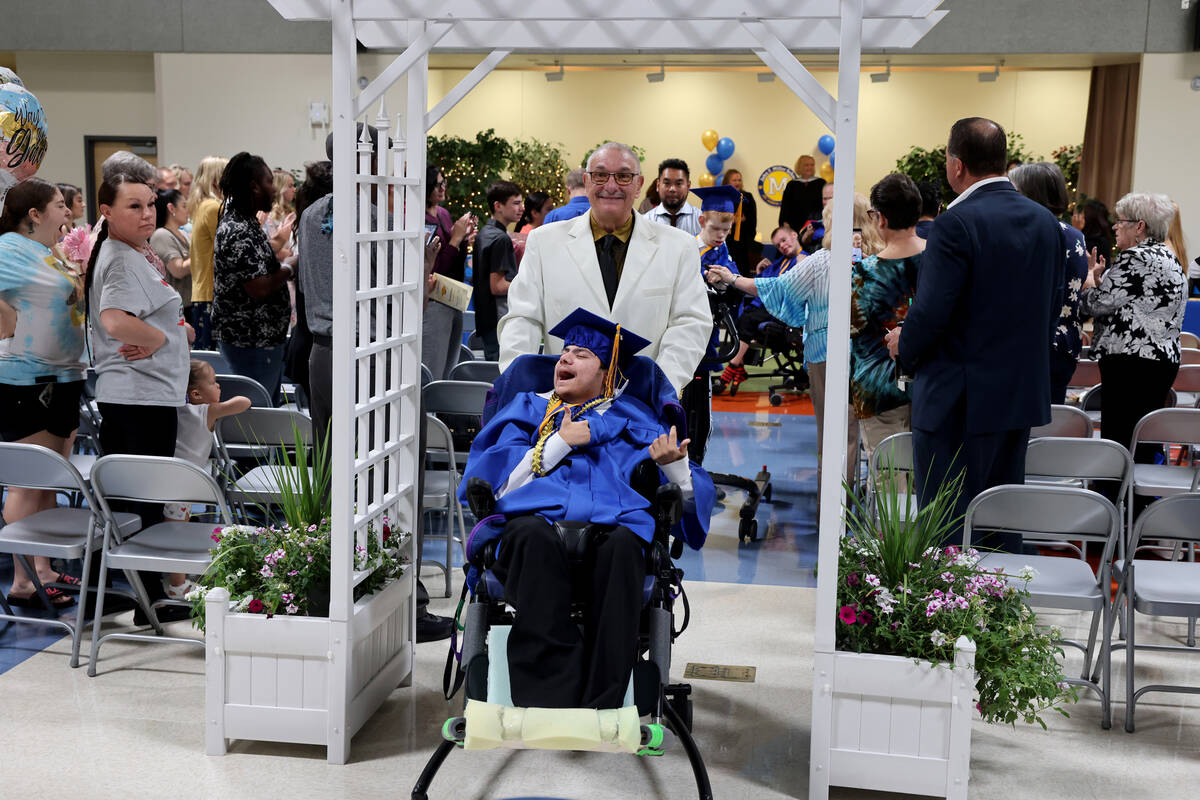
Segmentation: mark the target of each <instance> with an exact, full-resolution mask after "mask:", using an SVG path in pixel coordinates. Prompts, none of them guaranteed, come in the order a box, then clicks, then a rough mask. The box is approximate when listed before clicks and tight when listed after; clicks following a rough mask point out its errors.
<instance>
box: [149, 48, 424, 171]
mask: <svg viewBox="0 0 1200 800" xmlns="http://www.w3.org/2000/svg"><path fill="white" fill-rule="evenodd" d="M388 61H390V59H389V58H385V57H380V56H374V55H367V56H360V57H359V65H360V67H361V68H360V70H359V72H360V73H361V74H363V75H366V76H367V77H369V78H374V77H375V75H376V74H378V72H379V70H380V69H381V68H382V65H383V64H386V63H387V62H388ZM154 65H155V72H156V79H157V83H158V110H157V113H158V119H159V137H160V138H159V155H160V158H161V159H163V160H164V161H166V162H168V163H169V162H176V163H179V164H188V165H195V164H198V163H199V162H200V159H202V158H204V157H205V156H207V155H223V156H230V155H233V154H234V153H236V152H238V151H239V150H248V151H250V152H251V153H256V154H258V155H261V156H262V157H263V158H265V159H266V160H267V162H268V163H269V164H271V165H272V166H275V167H283V168H284V169H302V168H303V166H304V163H305V162H307V161H313V160H317V159H323V158H325V136H326V135H327V134H328V133H329V129H328V128H325V127H319V126H313V125H310V124H309V122H308V105H309V102H310V101H313V100H319V101H322V102H324V103H325V104H326V106H329V104H330V103H331V101H332V97H331V94H330V86H331V81H332V75H331V70H332V67H331V60H330V57H329V56H328V55H257V54H228V53H226V54H212V55H209V54H195V53H191V54H182V53H158V54H156V55H155V56H154ZM404 98H405V89H404V82H403V81H401V82H400V85H399V86H396V87H393V88H392V90H391V91H389V92H388V94H387V96H386V104H387V111H388V115H389V117H390V119H391V123H392V126H393V128H394V126H395V124H396V113H397V112H399V111H403V110H404ZM370 117H371V119H370V122H372V123H374V122H375V111H372V113H371V115H370Z"/></svg>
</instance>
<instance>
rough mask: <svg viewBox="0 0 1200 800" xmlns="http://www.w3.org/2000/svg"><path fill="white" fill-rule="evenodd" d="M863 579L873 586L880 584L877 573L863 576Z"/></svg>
mask: <svg viewBox="0 0 1200 800" xmlns="http://www.w3.org/2000/svg"><path fill="white" fill-rule="evenodd" d="M863 580H864V581H866V582H867V583H869V584H871V585H872V586H878V585H879V577H878V576H876V575H867V577H865V578H863Z"/></svg>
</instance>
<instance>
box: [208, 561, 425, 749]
mask: <svg viewBox="0 0 1200 800" xmlns="http://www.w3.org/2000/svg"><path fill="white" fill-rule="evenodd" d="M413 572H414V570H413V569H412V568H411V567H409V568H408V569H406V570H405V572H404V574H403V575H402V576H401V577H399V578H397V579H396V580H394V581H392V582H391V583H389V584H387V585H386V586H385V587H384V588H382V589H381V590H379V591H378V592H376V593H375V594H373V595H370V596H368V597H364V598H363V599H361V600H359V601H358V602H357V603H355V604H354V609H353V613H352V618H351V619H350V621H349V622H348V623H347V622H339V621H336V620H329V619H325V618H319V617H286V616H275V617H273V618H271V619H267V618H266V617H265V616H264V615H262V614H239V613H232V612H230V611H229V593H228V592H227V591H226V590H225V589H223V588H217V589H213V590H212V591H211V592H209V594H208V597H207V609H206V616H207V624H206V632H205V673H206V696H205V744H206V749H207V752H208V754H209V755H223V754H224V753H225V750H226V746H227V744H228V740H230V739H254V740H259V741H270V742H296V743H301V744H320V745H326V746H327V748H328V751H327V752H328V760H329V761H330V762H331V763H339V764H340V763H345V760H346V757H347V755H348V753H349V743H350V737H351V736H353V735H354V734H355V732H357V731H358V729H359V728H361V727H362V725H363V723H365V722H366V721H367V720H368V719H369V718H370V716H371V715H372V714H373V713H375V710H376V709H377V708H378V707H379V705H380V704H381V703H382V702H383V701H384V700H385V699H386V698H387V696H388V695H389V694H390V693H391V691H392V690H393V689H394V688H396V687H397V686H400V685H402V684H404V685H407V683H408V682H409V681H411V678H412V665H413V628H414V624H415V617H414V614H415V609H414V607H413V599H412V598H413ZM347 629H348V630H347ZM342 687H345V688H342Z"/></svg>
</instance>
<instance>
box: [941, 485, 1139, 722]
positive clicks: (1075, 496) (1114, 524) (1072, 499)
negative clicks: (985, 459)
mask: <svg viewBox="0 0 1200 800" xmlns="http://www.w3.org/2000/svg"><path fill="white" fill-rule="evenodd" d="M976 531H1002V532H1007V533H1020V534H1022V535H1026V536H1029V537H1030V538H1035V539H1040V540H1056V539H1057V540H1060V541H1073V540H1079V539H1084V540H1087V541H1096V542H1104V552H1103V554H1102V555H1101V557H1100V568H1099V570H1098V571H1096V572H1093V571H1092V568H1091V567H1090V566H1089V565H1088V562H1087V561H1085V560H1083V559H1081V558H1061V557H1058V556H1033V555H1020V554H1011V553H988V554H986V555H984V556H983V558H982V559H981V561H980V562H979V567H980V568H981V569H986V570H994V569H996V568H997V567H998V568H1000V569H1001V570H1002V571H1003V572H1004V574H1005V575H1007V576H1010V577H1009V578H1008V580H1009V582H1010V583H1013V584H1015V585H1017V586H1020V585H1022V584H1023V583H1024V581H1021V580H1020V579H1018V578H1016V577H1014V576H1016V575H1017V573H1018V572H1019V571H1020V570H1021V569H1023V568H1024V567H1025V566H1030V567H1033V569H1034V570H1036V574H1035V576H1034V578H1033V580H1031V581H1030V582H1029V584H1028V586H1027V588H1028V591H1029V594H1030V597H1029V599H1028V601H1027V602H1028V603H1029V605H1030V606H1031V607H1033V608H1053V609H1062V610H1067V611H1090V612H1092V622H1091V628H1090V631H1089V633H1088V641H1087V644H1086V645H1085V644H1083V643H1080V642H1073V641H1064V642H1062V644H1068V645H1071V646H1073V647H1078V648H1079V649H1080V650H1082V651H1083V654H1084V658H1083V671H1082V672H1081V673H1080V675H1081V677H1079V678H1077V679H1069V680H1068V682H1069V683H1072V684H1076V685H1079V686H1085V687H1087V688H1090V689H1092V690H1093V691H1095V692H1096V693H1097V694H1099V696H1100V709H1101V710H1100V726H1101V727H1102V728H1105V729H1107V728H1110V727H1111V726H1112V691H1111V689H1112V686H1111V683H1112V646H1111V643H1112V639H1111V631H1112V626H1111V625H1110V623H1109V619H1110V615H1111V614H1112V607H1111V605H1110V603H1109V591H1110V588H1111V585H1112V582H1111V577H1110V569H1109V565H1110V563H1111V562H1112V557H1113V553H1114V552H1115V550H1116V547H1117V544H1118V542H1119V540H1120V538H1121V514H1120V512H1119V511H1117V508H1116V506H1114V505H1113V504H1112V503H1110V502H1109V501H1108V500H1107V499H1106V498H1104V497H1103V496H1101V495H1100V494H1097V493H1096V492H1092V491H1088V490H1087V489H1076V488H1072V487H1066V486H1015V485H1006V486H994V487H992V488H991V489H988V490H987V491H985V492H982V493H981V494H979V495H977V496H976V497H975V499H974V500H972V501H971V504H970V505H969V506H967V513H966V520H965V522H964V524H963V549H964V550H966V549H969V548H970V546H971V541H972V535H973V534H974V533H975V532H976ZM1098 631H1099V632H1101V635H1100V637H1099V639H1100V649H1099V653H1098V654H1097V653H1096V639H1097V632H1098ZM1093 655H1095V656H1096V658H1097V662H1098V665H1099V667H1100V676H1099V677H1100V680H1099V681H1096V680H1094V679H1093V678H1092V676H1091V666H1092V657H1093Z"/></svg>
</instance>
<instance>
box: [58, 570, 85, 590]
mask: <svg viewBox="0 0 1200 800" xmlns="http://www.w3.org/2000/svg"><path fill="white" fill-rule="evenodd" d="M51 583H61V584H63V585H64V586H66V587H67V591H76V592H78V591H79V585H80V583H81V582H80V580H79V578H76V577H75V576H74V575H68V574H67V573H65V572H60V573H58V577H57V578H55V579H54V580H53V581H51Z"/></svg>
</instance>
